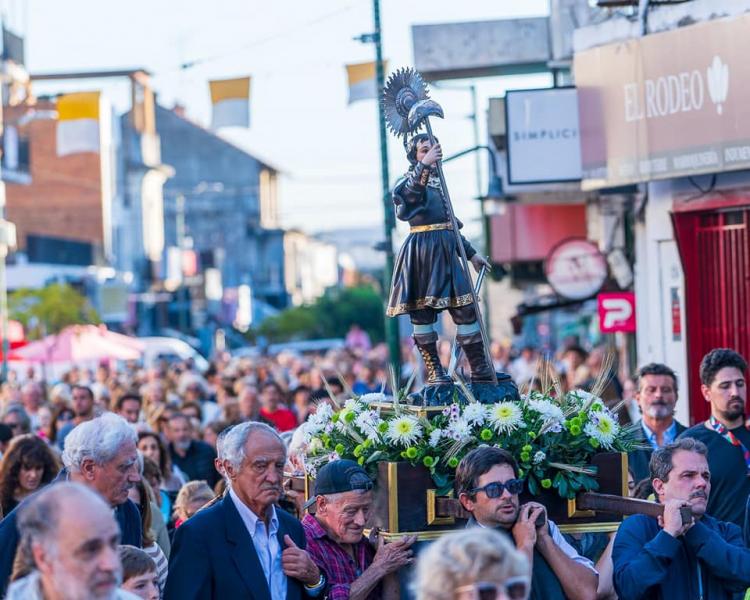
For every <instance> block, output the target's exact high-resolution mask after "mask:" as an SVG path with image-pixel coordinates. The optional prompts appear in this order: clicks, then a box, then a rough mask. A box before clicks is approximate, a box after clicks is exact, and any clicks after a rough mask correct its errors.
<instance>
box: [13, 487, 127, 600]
mask: <svg viewBox="0 0 750 600" xmlns="http://www.w3.org/2000/svg"><path fill="white" fill-rule="evenodd" d="M18 528H19V531H20V534H21V545H22V546H23V547H24V548H27V549H28V551H29V553H30V555H31V557H32V559H33V565H34V570H33V571H32V572H31V574H29V575H27V576H26V577H24V578H23V579H19V580H18V581H16V582H14V583H13V584H12V585H11V586H10V589H9V590H8V595H7V596H6V598H7V600H131V599H132V600H136V598H137V597H136V596H134V595H133V594H131V593H129V592H126V591H123V590H118V589H117V586H118V585H119V584H120V579H121V577H122V567H121V565H120V558H119V556H118V553H117V552H118V544H119V543H120V531H119V529H118V527H117V522H116V521H115V519H114V517H113V516H112V509H111V508H110V507H109V506H107V504H106V503H105V502H104V501H103V500H102V499H101V497H99V496H98V495H97V494H95V493H94V492H92V491H91V490H90V489H89V488H87V487H86V486H83V485H81V484H78V483H60V484H58V485H53V486H50V487H47V488H45V489H44V490H43V491H41V492H39V493H38V494H36V495H35V496H34V497H33V498H32V499H31V500H29V502H27V503H25V504H24V505H23V506H22V507H21V508H20V514H19V516H18Z"/></svg>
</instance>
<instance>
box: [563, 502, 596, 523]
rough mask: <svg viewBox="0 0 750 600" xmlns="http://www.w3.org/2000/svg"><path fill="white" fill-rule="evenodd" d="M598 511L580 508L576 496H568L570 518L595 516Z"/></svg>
mask: <svg viewBox="0 0 750 600" xmlns="http://www.w3.org/2000/svg"><path fill="white" fill-rule="evenodd" d="M595 516H596V511H593V510H578V506H577V505H576V499H575V498H568V518H569V519H586V518H589V517H595Z"/></svg>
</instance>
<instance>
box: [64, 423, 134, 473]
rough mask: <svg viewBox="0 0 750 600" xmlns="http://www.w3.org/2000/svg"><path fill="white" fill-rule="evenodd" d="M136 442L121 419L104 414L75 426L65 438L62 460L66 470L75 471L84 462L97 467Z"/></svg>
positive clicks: (131, 432) (128, 427) (129, 429)
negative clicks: (86, 461) (88, 461)
mask: <svg viewBox="0 0 750 600" xmlns="http://www.w3.org/2000/svg"><path fill="white" fill-rule="evenodd" d="M129 442H130V443H132V444H133V445H134V446H135V445H136V444H137V442H138V436H137V434H136V433H135V430H134V429H133V428H132V427H131V426H130V425H129V424H128V422H127V421H126V420H125V419H123V418H122V417H121V416H119V415H116V414H114V413H104V414H103V415H102V416H101V417H97V418H96V419H92V420H91V421H86V422H85V423H81V424H80V425H78V426H76V427H75V428H74V429H73V431H71V432H70V433H69V434H68V435H67V437H66V438H65V449H64V450H63V454H62V460H63V464H64V465H65V467H66V468H67V469H68V471H73V472H77V471H80V470H81V465H83V462H84V461H85V460H93V461H94V462H95V463H96V464H98V465H103V464H105V463H108V462H109V461H111V460H112V459H113V458H114V457H115V456H116V455H117V453H118V452H119V451H120V449H121V448H122V447H123V446H124V445H125V444H127V443H129Z"/></svg>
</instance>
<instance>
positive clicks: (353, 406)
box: [344, 398, 364, 413]
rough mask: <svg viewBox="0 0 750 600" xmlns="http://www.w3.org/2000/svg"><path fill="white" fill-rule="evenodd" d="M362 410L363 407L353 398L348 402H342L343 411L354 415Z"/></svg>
mask: <svg viewBox="0 0 750 600" xmlns="http://www.w3.org/2000/svg"><path fill="white" fill-rule="evenodd" d="M363 408H364V407H363V406H362V404H360V402H359V400H355V399H354V398H349V400H347V401H346V402H344V409H346V410H350V411H352V412H355V413H358V412H360V411H361V410H362V409H363Z"/></svg>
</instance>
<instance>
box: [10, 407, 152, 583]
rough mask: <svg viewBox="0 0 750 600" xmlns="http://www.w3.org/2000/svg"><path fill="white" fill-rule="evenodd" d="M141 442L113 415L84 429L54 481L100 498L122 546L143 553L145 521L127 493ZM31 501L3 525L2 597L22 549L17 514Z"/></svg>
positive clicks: (75, 433) (71, 438)
mask: <svg viewBox="0 0 750 600" xmlns="http://www.w3.org/2000/svg"><path fill="white" fill-rule="evenodd" d="M136 441H137V437H136V434H135V431H133V429H132V428H131V427H130V426H129V425H128V424H127V423H126V422H125V419H123V418H122V417H118V416H117V415H115V414H112V413H105V414H104V415H102V416H101V417H98V418H96V419H93V420H92V421H86V422H85V423H81V424H80V425H78V426H77V427H76V428H75V429H73V430H72V431H71V432H70V434H69V435H68V437H67V438H66V440H65V451H64V452H63V456H62V459H63V464H64V465H65V468H64V469H63V470H62V472H61V473H60V475H58V477H57V478H56V479H55V481H54V482H53V485H54V483H56V482H58V481H73V482H76V483H82V484H83V485H85V486H87V487H89V488H91V489H93V490H94V491H95V492H97V493H99V495H101V496H102V497H103V498H104V499H105V500H106V501H107V502H108V503H109V505H110V506H111V507H112V509H113V513H114V517H115V520H116V521H117V524H118V525H119V527H120V533H121V541H122V543H123V544H129V545H131V546H136V547H139V548H140V547H141V545H142V539H141V515H140V512H138V507H137V506H136V505H135V504H134V503H133V501H132V500H130V499H128V491H129V490H130V488H131V487H132V486H133V484H134V483H136V482H137V481H138V480H139V479H140V474H139V472H138V451H137V449H136ZM28 500H29V499H28V498H27V499H26V500H24V501H23V502H22V503H21V504H19V505H18V506H17V507H16V509H15V510H13V511H12V512H11V513H10V514H8V515H7V516H6V517H5V518H4V519H3V520H2V521H0V597H3V596H4V594H5V590H6V587H7V585H8V583H9V580H10V575H11V572H12V570H13V560H14V559H15V556H16V548H17V547H18V538H19V534H18V528H17V526H16V518H17V515H18V511H19V509H20V508H21V507H23V506H24V505H25V504H26V502H28Z"/></svg>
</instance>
